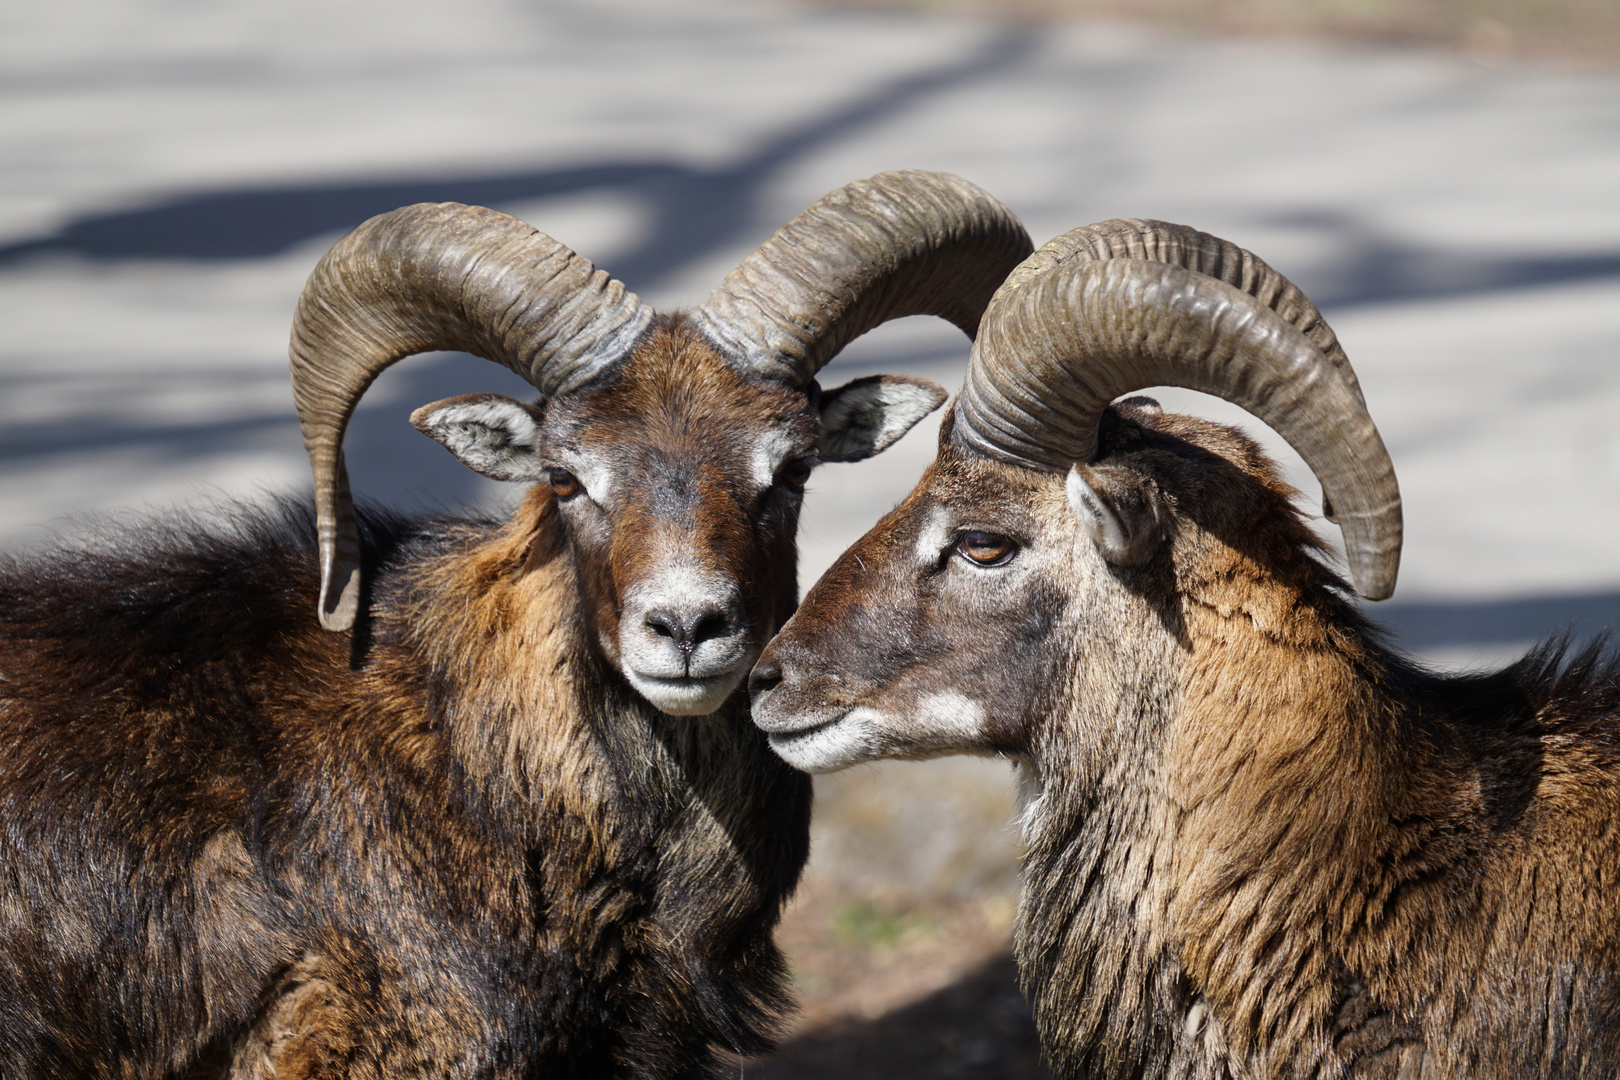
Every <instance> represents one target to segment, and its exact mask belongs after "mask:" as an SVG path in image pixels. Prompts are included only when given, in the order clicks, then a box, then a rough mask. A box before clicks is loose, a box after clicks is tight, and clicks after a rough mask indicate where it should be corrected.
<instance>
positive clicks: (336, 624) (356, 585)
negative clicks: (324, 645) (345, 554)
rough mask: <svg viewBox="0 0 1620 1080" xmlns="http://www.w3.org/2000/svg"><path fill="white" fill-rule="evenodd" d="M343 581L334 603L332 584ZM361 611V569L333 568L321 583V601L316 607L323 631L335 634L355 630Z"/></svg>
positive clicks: (353, 567) (354, 567) (351, 567)
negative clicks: (355, 622)
mask: <svg viewBox="0 0 1620 1080" xmlns="http://www.w3.org/2000/svg"><path fill="white" fill-rule="evenodd" d="M340 579H342V580H343V586H342V588H341V589H340V590H336V592H337V597H336V602H335V603H334V602H333V596H332V594H333V592H334V590H333V589H332V584H333V582H335V581H337V580H340ZM359 611H360V568H359V567H358V566H349V567H333V568H332V571H331V572H330V573H329V574H327V575H326V580H325V581H323V582H321V599H320V603H319V604H318V605H317V606H316V611H315V613H316V615H317V616H318V617H319V619H320V621H321V629H322V630H328V631H330V632H332V633H334V634H339V633H342V632H343V631H345V630H352V629H354V620H355V616H356V615H357V614H359Z"/></svg>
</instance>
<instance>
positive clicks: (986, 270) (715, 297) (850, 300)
mask: <svg viewBox="0 0 1620 1080" xmlns="http://www.w3.org/2000/svg"><path fill="white" fill-rule="evenodd" d="M1033 247H1034V245H1033V244H1032V243H1031V241H1030V239H1029V234H1028V232H1026V231H1025V229H1024V227H1023V225H1022V224H1020V223H1019V221H1018V219H1017V217H1015V216H1014V215H1013V213H1012V211H1010V210H1008V209H1007V207H1005V206H1004V205H1002V204H1001V203H1000V202H999V201H997V200H996V199H995V198H993V197H991V196H990V195H989V194H988V193H987V192H985V191H984V190H983V189H982V188H980V187H978V186H977V185H975V184H971V183H969V182H968V181H966V180H963V179H962V178H961V177H958V176H953V175H951V174H950V173H940V172H922V171H912V170H908V171H902V172H888V173H880V174H878V175H877V176H873V177H871V178H869V179H866V180H857V181H855V182H854V183H851V184H846V185H845V186H844V187H841V188H839V189H838V190H837V191H834V192H832V193H831V194H828V195H826V196H824V197H823V198H822V199H820V200H819V201H817V202H816V203H815V204H814V205H813V206H811V207H810V208H809V209H808V210H806V211H804V213H802V214H800V215H799V216H798V217H796V218H794V219H793V220H792V221H790V222H788V223H787V224H786V225H784V226H783V227H782V228H781V229H779V230H777V232H776V234H775V235H774V236H772V237H771V238H770V239H769V240H767V241H766V242H765V243H764V244H762V245H761V246H760V247H759V248H758V249H757V250H756V251H754V252H753V254H751V255H749V256H748V257H747V258H746V259H744V260H743V261H742V263H741V264H740V265H738V267H737V268H736V269H735V270H733V271H732V272H731V273H730V274H729V275H727V277H726V279H725V281H724V282H723V283H722V284H721V285H720V287H719V288H718V289H716V290H715V291H714V292H713V293H712V294H711V295H710V296H709V299H708V300H707V302H705V303H704V305H703V306H702V307H701V308H699V309H698V310H697V311H696V312H694V313H693V321H694V323H695V324H696V326H697V327H698V329H699V330H700V331H702V332H703V333H704V335H705V336H707V337H708V338H709V339H710V340H712V341H713V342H714V343H715V344H716V345H717V346H719V347H720V349H721V350H722V351H724V352H725V353H727V354H728V355H730V356H731V357H732V358H733V359H734V360H735V361H736V362H737V363H739V364H741V365H742V366H745V367H747V368H750V369H752V370H754V371H757V372H759V373H760V374H762V375H764V376H765V377H767V378H772V379H777V380H780V381H783V382H787V383H789V384H791V385H794V386H803V385H805V384H807V383H808V382H809V381H810V380H811V379H813V378H814V377H815V375H816V372H818V371H820V370H821V368H822V367H823V366H825V365H826V364H827V362H828V361H829V360H831V359H832V358H833V357H834V356H836V355H838V353H839V351H840V350H841V349H843V348H844V346H845V345H847V344H849V342H851V341H853V340H854V339H855V338H857V337H859V336H860V335H861V334H864V333H865V332H866V331H868V330H870V329H872V328H873V327H875V326H877V325H879V324H880V323H883V322H886V321H887V320H889V319H896V318H900V317H902V316H905V315H937V316H939V317H941V318H944V319H947V320H949V321H950V322H952V323H954V324H955V325H956V326H958V327H960V328H961V329H962V331H963V332H964V333H966V334H967V335H968V336H969V337H970V338H971V337H972V336H973V335H974V333H975V332H976V330H977V328H978V325H979V317H980V316H981V315H982V314H983V313H984V308H985V305H986V304H987V303H988V302H989V300H990V296H991V295H992V294H993V293H994V292H995V289H996V286H998V285H999V284H1001V282H1002V279H1004V278H1005V277H1006V276H1007V273H1008V272H1009V271H1011V270H1012V269H1013V267H1015V266H1017V265H1018V263H1019V261H1020V260H1022V259H1023V258H1024V257H1025V256H1027V255H1028V254H1029V253H1030V251H1031V250H1032V249H1033Z"/></svg>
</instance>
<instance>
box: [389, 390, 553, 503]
mask: <svg viewBox="0 0 1620 1080" xmlns="http://www.w3.org/2000/svg"><path fill="white" fill-rule="evenodd" d="M411 423H413V424H415V425H416V427H417V429H418V430H419V431H421V432H422V433H423V434H424V435H427V436H428V437H429V438H432V439H434V440H436V441H437V442H439V443H441V444H443V446H444V448H445V449H446V450H449V451H450V452H451V453H452V454H454V455H455V456H456V459H457V460H458V461H460V462H461V463H462V464H463V465H465V466H467V468H469V469H471V470H472V471H473V472H475V473H478V474H479V475H481V476H487V477H489V478H490V479H491V480H515V481H522V482H533V481H536V480H539V479H540V478H541V477H542V476H543V475H544V474H545V470H544V469H543V468H542V467H541V465H540V454H539V452H538V451H537V450H536V444H537V443H538V441H539V437H540V425H539V423H538V422H537V421H536V419H535V416H534V414H533V413H532V412H531V411H530V410H529V408H528V407H527V406H526V405H523V404H522V403H520V402H517V401H514V400H512V399H511V398H508V397H502V396H500V395H498V394H469V395H468V396H467V397H465V398H450V399H449V400H447V401H440V402H437V403H435V404H432V405H424V406H423V407H422V408H420V409H418V410H416V412H414V413H412V414H411Z"/></svg>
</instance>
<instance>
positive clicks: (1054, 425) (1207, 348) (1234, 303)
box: [953, 223, 1401, 600]
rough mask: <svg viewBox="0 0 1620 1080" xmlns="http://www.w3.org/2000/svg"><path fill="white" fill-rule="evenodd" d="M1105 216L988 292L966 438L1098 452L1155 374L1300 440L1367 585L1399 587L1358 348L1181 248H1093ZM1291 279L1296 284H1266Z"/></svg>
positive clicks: (1384, 463) (1043, 450)
mask: <svg viewBox="0 0 1620 1080" xmlns="http://www.w3.org/2000/svg"><path fill="white" fill-rule="evenodd" d="M1109 224H1110V225H1112V224H1113V223H1109ZM1096 228H1097V227H1091V228H1090V229H1079V230H1075V232H1073V233H1069V234H1066V235H1065V236H1062V237H1059V238H1058V239H1057V240H1054V241H1053V242H1052V243H1050V244H1048V245H1046V247H1044V248H1042V249H1041V250H1040V251H1039V252H1037V253H1036V254H1035V255H1033V256H1032V257H1031V258H1030V259H1028V260H1027V261H1026V262H1025V263H1024V264H1023V265H1022V266H1020V267H1019V268H1018V269H1017V270H1016V271H1014V272H1013V274H1012V275H1010V276H1009V277H1008V279H1007V282H1006V283H1005V284H1004V285H1003V286H1002V288H1001V289H1000V291H998V293H997V294H996V296H995V298H994V299H993V300H992V301H991V303H990V307H989V310H988V311H987V312H986V313H985V318H984V322H983V324H982V325H981V327H980V331H979V337H978V340H977V341H976V342H975V343H974V347H973V355H972V358H971V359H970V360H969V364H968V374H967V380H966V383H965V384H964V386H963V388H962V394H961V398H960V400H959V402H958V405H957V412H956V426H955V429H954V435H953V437H954V438H955V440H956V441H957V443H958V444H959V445H962V446H963V447H964V448H966V449H969V450H971V451H973V452H976V453H980V454H983V455H986V456H989V457H994V458H998V459H1001V460H1006V461H1011V462H1015V463H1018V464H1022V465H1027V466H1033V467H1037V468H1044V469H1051V470H1058V471H1062V470H1067V469H1068V468H1069V466H1070V465H1071V464H1073V463H1074V462H1076V461H1088V460H1090V459H1091V458H1092V456H1093V455H1094V454H1095V452H1096V443H1097V427H1098V423H1099V421H1100V420H1101V418H1102V413H1103V410H1104V409H1105V408H1107V406H1108V404H1109V402H1111V401H1113V400H1114V399H1116V398H1118V397H1120V396H1121V395H1124V394H1128V393H1131V392H1133V391H1136V390H1140V389H1143V388H1146V387H1150V386H1180V387H1185V388H1187V389H1191V390H1198V391H1202V392H1203V393H1207V394H1213V395H1215V396H1217V397H1220V398H1223V399H1225V400H1226V401H1230V402H1232V403H1233V404H1235V405H1238V406H1240V407H1241V408H1243V409H1246V410H1247V411H1248V412H1250V413H1252V414H1254V415H1255V416H1256V417H1258V418H1259V419H1260V420H1261V421H1263V422H1264V423H1266V424H1267V425H1268V426H1270V427H1271V428H1272V429H1273V430H1275V431H1276V432H1277V433H1278V434H1279V435H1281V436H1282V437H1283V438H1284V439H1285V440H1287V442H1288V443H1289V445H1291V446H1292V447H1294V449H1295V450H1296V451H1298V452H1299V455H1300V456H1301V457H1302V458H1304V459H1305V462H1306V464H1307V465H1309V466H1310V468H1311V470H1312V471H1313V472H1314V473H1315V474H1316V477H1317V479H1318V480H1320V481H1321V483H1322V488H1323V491H1324V493H1325V494H1326V497H1327V498H1328V499H1329V500H1330V501H1331V503H1332V506H1333V508H1334V510H1335V512H1336V517H1337V520H1338V523H1339V525H1340V528H1341V529H1342V530H1343V533H1344V539H1345V549H1346V555H1347V558H1348V560H1349V564H1350V573H1351V576H1352V578H1353V579H1354V581H1355V584H1356V589H1357V591H1358V592H1360V593H1361V594H1362V595H1363V596H1365V597H1367V598H1368V599H1371V600H1382V599H1384V598H1386V597H1388V596H1389V595H1390V594H1391V593H1392V592H1393V591H1394V588H1395V578H1396V574H1397V571H1398V569H1399V565H1400V549H1401V503H1400V489H1399V487H1398V486H1397V484H1396V480H1395V470H1394V465H1393V463H1391V461H1390V459H1389V454H1388V452H1387V451H1386V450H1385V448H1384V443H1383V439H1382V438H1381V437H1380V436H1379V434H1378V429H1377V428H1376V427H1375V426H1374V424H1373V421H1372V417H1371V416H1370V415H1369V413H1368V411H1367V407H1366V403H1365V402H1364V401H1363V399H1362V395H1361V389H1360V386H1359V385H1358V384H1357V382H1356V380H1355V377H1354V374H1353V373H1352V372H1350V370H1349V362H1348V360H1346V359H1344V357H1343V352H1342V350H1338V351H1337V356H1338V359H1337V360H1336V359H1335V358H1334V357H1333V356H1332V355H1330V354H1329V353H1328V352H1325V351H1324V350H1323V349H1322V348H1321V347H1319V345H1318V341H1320V340H1322V339H1321V338H1320V336H1318V338H1317V340H1313V339H1312V337H1311V336H1310V334H1309V333H1308V328H1309V327H1312V326H1320V327H1322V328H1324V329H1325V327H1326V324H1325V323H1322V322H1321V321H1320V316H1319V315H1313V316H1310V317H1307V318H1305V320H1304V321H1305V322H1306V324H1307V327H1306V328H1302V327H1301V326H1300V325H1298V324H1297V323H1296V322H1295V321H1293V320H1291V319H1290V318H1287V317H1284V316H1283V315H1282V314H1280V313H1279V311H1278V310H1275V309H1274V308H1273V306H1272V303H1271V302H1268V300H1267V299H1262V298H1261V297H1259V296H1256V295H1253V294H1251V293H1250V292H1248V291H1246V290H1245V289H1243V288H1240V287H1238V286H1236V285H1234V284H1229V283H1228V282H1227V281H1226V280H1221V279H1220V278H1217V277H1213V276H1210V275H1207V274H1204V273H1202V272H1199V271H1198V270H1196V269H1189V268H1188V267H1186V266H1184V265H1182V264H1181V260H1180V259H1177V260H1176V261H1175V262H1173V263H1165V262H1158V261H1152V260H1150V259H1145V258H1140V257H1134V256H1127V257H1117V256H1115V257H1109V258H1106V259H1104V260H1101V261H1099V260H1096V259H1094V258H1093V257H1092V254H1091V251H1092V245H1094V244H1095V243H1097V241H1096V240H1095V238H1094V237H1095V232H1094V230H1096ZM1187 232H1189V233H1192V232H1193V230H1187ZM1222 243H1224V242H1222ZM1200 247H1202V245H1200ZM1235 250H1237V251H1240V252H1241V249H1235ZM1244 254H1247V253H1244ZM1251 258H1252V256H1251ZM1255 263H1257V264H1258V260H1255ZM1236 265H1242V263H1241V262H1240V263H1238V264H1236ZM1259 265H1261V266H1263V265H1264V264H1259ZM1266 269H1267V270H1269V267H1268V268H1266ZM1271 273H1272V274H1275V271H1271ZM1234 276H1236V275H1234ZM1276 276H1277V277H1279V278H1280V277H1281V275H1276ZM1284 284H1286V282H1284ZM1289 290H1292V291H1293V292H1294V293H1297V290H1293V287H1292V286H1291V285H1290V286H1287V288H1286V289H1285V288H1283V287H1281V286H1275V285H1274V286H1272V287H1270V288H1268V289H1267V292H1268V293H1270V295H1271V296H1272V297H1277V296H1287V295H1288V293H1289ZM1300 299H1301V300H1303V297H1300ZM1304 303H1305V304H1307V305H1308V304H1309V301H1304ZM1293 310H1294V312H1295V313H1296V317H1297V313H1298V312H1300V311H1305V310H1306V309H1305V308H1301V307H1299V306H1298V305H1297V304H1295V305H1294V308H1293ZM1308 311H1309V312H1311V313H1314V312H1315V308H1314V307H1310V308H1309V309H1308ZM1326 333H1327V334H1328V335H1330V336H1331V333H1332V332H1331V330H1327V331H1326ZM1332 344H1333V345H1334V347H1335V348H1336V347H1337V342H1336V341H1333V342H1332Z"/></svg>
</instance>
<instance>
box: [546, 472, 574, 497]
mask: <svg viewBox="0 0 1620 1080" xmlns="http://www.w3.org/2000/svg"><path fill="white" fill-rule="evenodd" d="M548 479H549V480H550V481H551V492H552V494H554V495H556V496H557V498H559V499H566V498H568V497H569V496H570V495H578V494H579V491H580V486H579V477H577V476H575V475H574V474H573V473H571V472H569V471H568V470H567V469H552V470H551V472H550V475H549V477H548Z"/></svg>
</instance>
